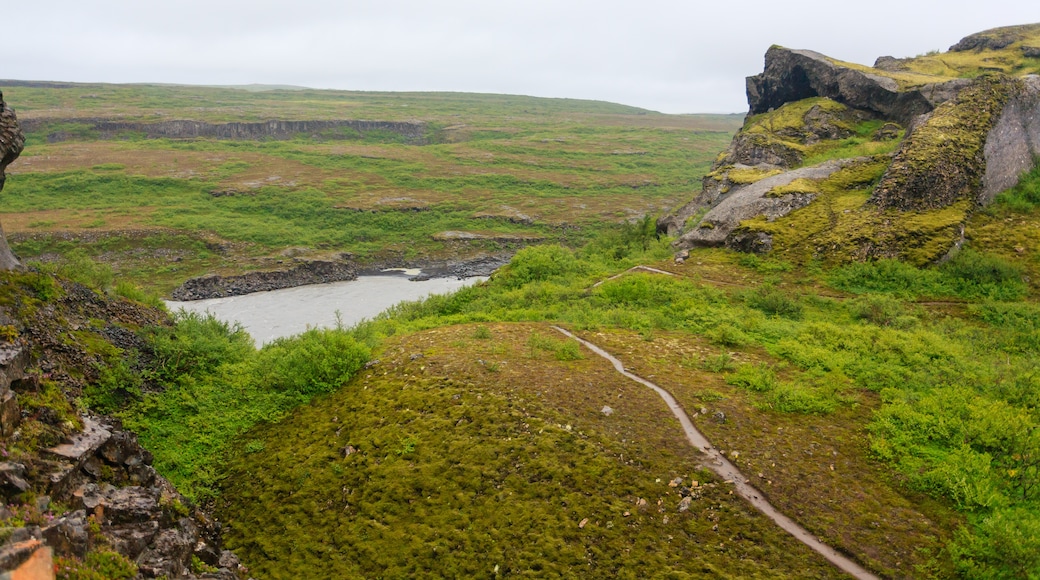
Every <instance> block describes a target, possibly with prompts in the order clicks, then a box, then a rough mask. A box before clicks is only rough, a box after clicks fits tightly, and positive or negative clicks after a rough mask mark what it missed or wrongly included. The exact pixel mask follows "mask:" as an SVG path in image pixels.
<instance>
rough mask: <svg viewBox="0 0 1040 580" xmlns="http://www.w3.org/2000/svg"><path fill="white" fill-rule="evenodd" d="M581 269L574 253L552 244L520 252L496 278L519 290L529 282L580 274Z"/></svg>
mask: <svg viewBox="0 0 1040 580" xmlns="http://www.w3.org/2000/svg"><path fill="white" fill-rule="evenodd" d="M581 269H582V265H581V263H580V262H579V261H578V260H577V258H575V257H574V252H572V251H570V250H568V249H567V248H564V247H563V246H560V245H555V244H550V245H544V246H533V247H530V248H524V249H523V250H520V251H519V252H517V253H516V255H515V256H513V259H512V261H510V262H509V264H508V266H506V268H504V269H503V271H502V274H500V275H499V276H497V277H496V278H501V279H502V280H503V281H504V282H505V284H506V285H507V286H508V287H510V288H519V287H520V286H523V285H524V284H527V283H529V282H537V281H546V280H549V279H551V278H555V277H558V276H563V275H565V274H571V273H578V272H580V271H581Z"/></svg>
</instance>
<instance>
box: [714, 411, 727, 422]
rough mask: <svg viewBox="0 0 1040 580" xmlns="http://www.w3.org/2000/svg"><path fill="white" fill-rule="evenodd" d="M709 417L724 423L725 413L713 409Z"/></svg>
mask: <svg viewBox="0 0 1040 580" xmlns="http://www.w3.org/2000/svg"><path fill="white" fill-rule="evenodd" d="M711 418H712V419H715V422H716V423H725V422H726V414H725V413H723V412H722V411H715V412H714V413H713V414H712V415H711Z"/></svg>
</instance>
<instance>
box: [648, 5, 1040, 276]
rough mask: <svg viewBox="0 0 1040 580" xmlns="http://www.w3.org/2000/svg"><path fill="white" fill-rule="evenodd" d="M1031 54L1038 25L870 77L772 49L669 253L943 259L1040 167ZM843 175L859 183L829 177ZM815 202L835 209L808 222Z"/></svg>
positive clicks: (891, 65)
mask: <svg viewBox="0 0 1040 580" xmlns="http://www.w3.org/2000/svg"><path fill="white" fill-rule="evenodd" d="M980 39H981V40H980ZM993 39H996V40H993ZM991 40H992V41H991ZM1037 45H1040V24H1033V25H1024V26H1015V27H1007V28H1000V29H994V30H991V31H985V32H981V33H978V34H975V35H972V36H969V37H967V38H965V39H964V40H962V41H960V42H959V43H957V44H955V45H954V46H953V47H951V49H950V52H949V53H944V55H938V56H937V55H924V56H920V57H915V58H908V59H895V58H892V57H881V58H879V59H878V61H877V62H876V63H875V66H874V67H868V66H864V65H857V64H851V63H844V62H841V61H838V60H835V59H832V58H829V57H827V56H825V55H822V54H820V53H816V52H813V51H809V50H793V49H789V48H784V47H780V46H773V47H771V48H770V49H769V50H768V51H767V53H766V57H765V69H764V71H763V72H762V73H761V74H758V75H755V76H752V77H749V78H748V79H747V96H748V104H749V111H748V115H747V117H746V119H745V123H744V127H743V128H742V129H741V130H740V131H739V132H738V133H737V135H736V136H735V137H734V138H733V141H732V143H731V144H730V146H729V148H728V149H727V150H726V151H725V152H723V153H722V154H720V155H719V157H718V158H717V159H716V162H715V165H714V166H713V168H712V171H711V172H709V173H708V175H707V176H706V177H705V178H704V180H703V186H702V191H701V193H700V194H699V195H698V196H697V197H696V198H694V199H693V200H692V201H690V202H689V203H687V204H685V205H684V206H682V207H680V208H678V209H677V210H675V211H674V212H673V213H672V214H670V215H667V216H665V217H663V218H661V220H659V222H658V230H659V231H660V232H661V233H667V234H668V235H671V236H676V237H677V238H678V239H677V240H676V242H675V246H676V247H677V248H678V249H679V250H683V249H688V248H692V247H696V246H728V247H731V248H734V249H737V250H741V251H752V252H757V253H765V252H780V253H782V255H783V257H784V258H785V259H789V260H792V261H794V262H799V263H801V262H805V261H808V260H820V261H823V262H830V263H834V262H844V261H849V260H862V259H875V258H881V257H885V258H891V257H895V258H900V259H906V260H909V261H911V262H914V263H916V264H918V265H923V264H926V263H930V262H934V261H937V260H940V259H942V258H943V257H944V256H946V255H947V254H948V252H949V251H950V250H951V248H954V247H956V246H957V245H958V242H959V241H960V236H961V232H962V231H963V224H964V223H965V222H966V221H967V219H968V218H969V217H970V216H971V214H972V213H973V212H974V210H976V209H977V208H979V207H981V206H984V205H986V204H988V203H990V202H991V201H993V199H994V198H995V197H996V195H997V194H998V193H1000V192H1001V191H1003V190H1005V189H1008V188H1010V187H1013V186H1014V185H1015V184H1017V183H1018V180H1019V178H1020V177H1021V176H1022V175H1023V174H1025V173H1027V172H1028V171H1029V170H1031V169H1032V168H1033V167H1034V166H1035V165H1036V163H1037V160H1038V159H1040V76H1038V74H1040V65H1038V64H1037V63H1036V62H1035V59H1034V57H1031V56H1029V55H1030V54H1031V52H1030V51H1031V50H1032V48H1033V47H1034V46H1037ZM940 56H948V58H946V59H942V58H939V57H940ZM940 62H941V63H943V64H942V67H945V68H941V69H940V68H939V65H938V64H936V63H940ZM995 62H999V63H1001V66H999V67H997V66H992V63H995ZM950 63H952V64H950ZM866 158H870V159H871V161H870V163H868V164H865V165H864V163H863V160H864V159H866ZM850 164H851V165H852V166H856V165H857V164H858V166H859V167H861V169H860V170H856V171H854V173H857V176H856V178H854V179H848V177H849V175H850V174H849V172H848V171H845V172H841V173H842V174H843V175H839V176H835V177H832V175H834V174H835V171H836V170H837V169H842V168H845V167H849V166H850ZM867 168H869V169H870V175H869V176H868V177H869V179H866V180H864V179H861V178H862V177H864V175H860V174H864V172H865V171H866V170H867ZM760 182H761V183H760ZM838 199H840V202H836V201H835V200H838ZM819 203H826V204H829V207H835V208H836V207H840V208H841V209H840V211H832V210H828V211H823V212H821V211H820V210H811V209H810V207H809V206H811V205H812V204H819ZM821 219H824V220H825V221H824V222H823V223H820V220H821ZM939 222H941V224H940V225H941V227H939V226H937V225H936V224H938V223H939ZM879 227H880V228H881V229H883V230H884V235H879V234H878V228H879ZM860 230H862V231H860ZM787 232H813V234H812V235H811V236H797V235H790V234H787ZM839 232H840V235H839ZM778 233H781V234H783V235H779V236H778V235H777V234H778ZM907 240H913V244H911V246H912V247H907V246H905V245H904V244H905V242H906V241H907Z"/></svg>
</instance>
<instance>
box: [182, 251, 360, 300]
mask: <svg viewBox="0 0 1040 580" xmlns="http://www.w3.org/2000/svg"><path fill="white" fill-rule="evenodd" d="M357 276H358V272H357V268H356V267H355V266H354V265H353V264H351V263H349V262H333V261H328V260H314V261H309V262H303V263H302V264H299V265H296V266H293V267H292V268H289V269H287V270H272V271H263V272H247V273H245V274H241V275H238V276H217V275H215V274H210V275H208V276H201V277H198V278H192V279H190V280H188V281H186V282H184V283H183V284H181V285H180V286H178V287H177V288H175V289H174V290H173V292H171V293H170V297H171V298H172V299H173V300H178V301H190V300H206V299H209V298H226V297H228V296H242V295H243V294H252V293H253V292H266V291H268V290H281V289H282V288H294V287H296V286H305V285H307V284H327V283H329V282H342V281H345V280H354V279H356V278H357Z"/></svg>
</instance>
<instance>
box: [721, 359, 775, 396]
mask: <svg viewBox="0 0 1040 580" xmlns="http://www.w3.org/2000/svg"><path fill="white" fill-rule="evenodd" d="M726 382H727V383H728V384H731V385H736V386H738V387H743V388H745V389H747V390H749V391H754V392H757V393H761V392H765V391H772V390H773V389H775V388H776V387H777V386H778V385H779V381H777V378H776V373H774V372H773V370H772V369H771V368H769V367H768V366H766V365H764V364H757V365H750V364H745V365H740V366H739V367H737V370H736V372H734V373H733V374H731V375H729V376H728V377H726Z"/></svg>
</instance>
